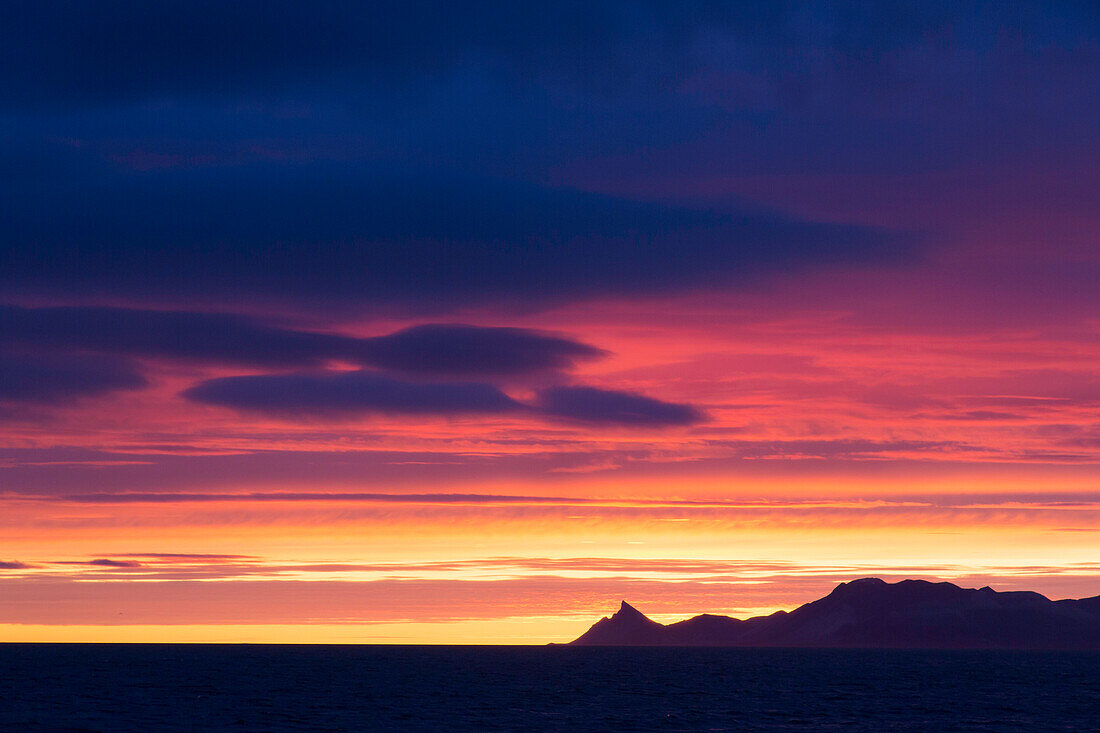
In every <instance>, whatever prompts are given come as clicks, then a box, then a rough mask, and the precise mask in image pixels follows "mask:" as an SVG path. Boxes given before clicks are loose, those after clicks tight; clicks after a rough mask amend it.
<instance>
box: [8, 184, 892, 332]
mask: <svg viewBox="0 0 1100 733" xmlns="http://www.w3.org/2000/svg"><path fill="white" fill-rule="evenodd" d="M0 189H6V190H3V193H5V194H6V195H5V197H4V201H3V203H0V213H2V214H3V221H4V224H3V225H2V226H3V227H5V228H6V230H7V236H6V237H5V239H6V243H7V246H6V247H4V248H3V250H2V251H0V292H3V291H7V292H11V293H17V294H18V293H27V292H31V293H45V294H50V295H64V296H65V297H67V298H79V297H106V296H108V295H109V296H111V297H113V298H116V299H117V298H118V297H127V296H128V297H132V298H141V299H144V300H146V301H147V300H149V299H159V300H162V301H164V300H169V301H171V300H175V301H176V302H189V301H190V300H192V299H194V298H195V297H202V298H206V299H207V300H208V301H209V300H212V301H214V302H220V303H235V302H239V301H240V300H241V299H242V298H251V299H252V300H253V301H255V300H261V301H262V300H267V301H284V302H286V301H293V302H297V303H299V304H301V303H309V304H313V305H328V306H344V307H347V306H363V305H374V306H384V305H391V306H400V307H403V308H408V307H413V308H417V309H420V310H435V311H438V310H443V309H448V308H452V307H455V306H457V305H462V304H468V303H479V302H480V303H494V304H506V303H509V302H511V303H512V304H514V305H520V304H540V303H546V302H553V301H556V300H561V299H567V298H577V297H592V296H606V295H621V294H638V293H651V292H655V291H663V290H668V289H671V288H678V287H685V286H690V285H698V284H711V285H718V284H722V283H729V282H731V281H739V280H741V281H743V280H746V279H752V278H755V277H759V276H761V275H765V274H770V273H775V272H782V271H789V270H792V269H798V268H800V267H821V266H829V265H839V264H847V263H864V262H894V261H897V260H898V259H899V258H900V257H904V256H905V255H906V254H907V253H908V246H909V245H908V243H906V242H902V241H899V240H898V239H897V238H894V237H891V236H888V235H886V234H884V233H882V232H879V231H876V230H871V229H866V228H861V227H855V226H844V225H837V224H815V223H810V222H805V221H800V220H796V219H792V218H790V217H786V216H782V215H778V214H772V213H766V212H754V211H748V210H745V211H741V212H738V213H729V212H726V213H719V212H714V211H706V210H695V209H689V208H683V207H676V206H669V205H664V204H655V203H641V202H633V201H627V200H621V199H615V198H610V197H606V196H600V195H596V194H586V193H580V192H575V191H566V190H554V189H547V188H542V187H539V186H534V185H529V184H523V183H516V182H506V181H500V180H492V179H486V178H481V177H472V178H471V177H468V176H454V175H440V174H431V173H427V172H423V171H421V172H415V171H410V170H408V169H404V170H398V169H395V168H393V167H385V166H377V165H352V164H334V163H315V164H309V165H273V164H269V165H260V164H257V165H251V166H239V167H234V168H229V169H223V168H212V169H201V170H170V171H154V172H147V173H144V174H136V173H121V172H114V173H109V172H108V173H104V174H103V175H102V176H99V177H97V176H75V175H73V176H69V177H67V178H61V177H59V178H51V179H50V180H48V181H45V182H43V183H42V184H41V185H37V186H28V185H25V184H20V185H15V184H14V183H12V182H10V181H9V183H8V184H7V185H6V186H2V185H0Z"/></svg>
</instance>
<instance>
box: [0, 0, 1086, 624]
mask: <svg viewBox="0 0 1100 733" xmlns="http://www.w3.org/2000/svg"><path fill="white" fill-rule="evenodd" d="M5 16H6V17H5V21H4V22H3V23H0V49H3V50H2V51H0V58H2V59H3V61H2V63H0V75H2V81H0V115H2V120H3V122H2V127H0V166H2V168H3V171H4V175H3V176H2V178H0V189H2V194H0V235H2V240H0V241H2V242H3V244H2V245H0V641H16V640H33V641H61V640H79V641H268V642H323V641H339V642H384V643H390V642H393V643H436V642H443V643H544V642H547V641H565V640H568V639H570V638H573V637H575V636H576V635H578V634H579V633H580V632H582V631H583V630H584V629H585V628H587V626H588V625H589V624H590V623H591V622H592V621H593V620H595V619H596V618H598V617H600V616H602V615H605V614H608V613H610V612H612V611H613V610H615V609H616V608H617V607H618V603H619V601H620V599H627V600H629V601H630V602H631V603H632V604H633V605H634V606H636V607H638V608H639V609H640V610H642V611H643V612H646V613H647V614H649V615H651V616H652V617H654V618H656V619H658V620H670V619H678V618H682V617H686V616H690V615H694V614H697V613H703V612H708V613H723V614H732V615H736V616H746V615H755V614H760V613H770V612H771V611H773V610H776V609H780V608H788V609H789V608H792V607H794V606H797V605H799V604H801V603H804V602H807V601H810V600H813V599H814V598H817V597H818V596H820V595H823V594H825V593H827V592H828V591H829V590H830V589H831V588H832V587H833V586H835V585H836V584H837V583H838V582H841V581H845V580H850V579H852V578H856V577H863V576H868V575H876V576H880V577H883V578H886V579H890V580H895V579H901V578H928V579H947V580H952V581H953V582H958V583H960V584H962V585H967V586H970V587H980V586H983V585H990V586H992V587H994V588H995V589H997V590H1015V589H1031V590H1036V591H1039V592H1041V593H1044V594H1045V595H1048V596H1050V597H1052V598H1069V597H1071V598H1078V597H1085V596H1094V595H1098V594H1100V483H1098V482H1100V411H1098V410H1100V136H1098V134H1097V132H1098V126H1097V120H1098V119H1100V83H1098V79H1100V10H1098V7H1097V5H1096V4H1095V3H1073V2H1064V3H1057V4H1054V3H1034V4H1031V3H1016V2H989V3H966V2H963V3H959V2H942V3H941V2H922V3H914V4H904V5H902V4H898V3H893V2H883V3H877V2H852V3H847V2H835V3H827V4H823V3H816V2H806V3H802V2H775V1H769V2H759V3H739V2H734V3H729V4H726V3H703V4H695V5H694V7H690V8H685V7H684V6H683V5H682V4H679V3H652V4H651V3H638V2H631V3H627V2H622V3H618V2H600V1H599V0H586V1H585V2H569V1H566V2H557V3H553V4H548V6H547V7H544V8H542V9H537V8H534V7H531V6H530V4H527V3H516V2H500V3H496V2H488V3H478V4H476V5H467V4H465V3H456V2H445V3H420V2H409V1H408V0H405V1H402V2H392V3H391V2H371V3H344V2H326V1H323V0H322V1H315V2H311V3H309V4H296V3H290V2H272V1H271V0H265V1H264V2H259V1H258V0H256V1H252V0H244V1H242V2H235V3H223V2H213V1H211V2H205V1H196V0H190V1H184V0H178V1H177V0H164V1H161V2H156V3H145V2H138V1H137V0H133V1H123V0H104V1H102V2H96V3H81V4H74V3H71V2H60V1H55V0H34V1H29V2H12V3H9V4H8V6H7V7H6V12H5Z"/></svg>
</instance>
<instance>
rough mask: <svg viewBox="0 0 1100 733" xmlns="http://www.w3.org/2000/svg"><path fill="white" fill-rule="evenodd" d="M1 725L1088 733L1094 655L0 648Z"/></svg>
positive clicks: (1097, 674) (1097, 662) (1095, 707)
mask: <svg viewBox="0 0 1100 733" xmlns="http://www.w3.org/2000/svg"><path fill="white" fill-rule="evenodd" d="M0 730H3V731H278V730H303V731H306V730H308V731H356V730H417V731H419V730H424V731H483V730H514V731H532V730H534V731H538V730H555V731H557V730H561V731H584V730H592V731H616V730H635V731H642V730H644V731H648V730H655V731H682V730H686V731H716V730H718V731H720V730H730V731H755V730H760V731H765V730H771V731H831V730H836V731H841V730H842V731H896V730H900V731H909V730H912V731H1024V730H1026V731H1098V730H1100V654H1097V653H1080V654H1075V653H1064V652H1052V653H1043V652H988V651H985V652H980V651H966V652H941V651H853V650H845V651H832V650H780V649H667V648H666V649H652V648H650V649H637V648H635V649H598V648H595V649H594V648H570V647H395V646H232V645H224V646H222V645H65V644H42V645H0Z"/></svg>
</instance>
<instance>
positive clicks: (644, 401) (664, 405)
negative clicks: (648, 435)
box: [539, 387, 705, 427]
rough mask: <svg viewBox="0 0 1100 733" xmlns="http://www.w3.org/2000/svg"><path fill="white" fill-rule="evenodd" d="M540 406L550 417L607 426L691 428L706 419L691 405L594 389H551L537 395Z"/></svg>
mask: <svg viewBox="0 0 1100 733" xmlns="http://www.w3.org/2000/svg"><path fill="white" fill-rule="evenodd" d="M539 407H540V409H541V411H542V412H543V413H544V414H546V415H550V416H552V417H558V418H564V419H567V420H576V421H579V422H586V423H597V424H608V425H636V426H650V427H657V426H671V425H692V424H694V423H698V422H701V421H703V420H704V419H705V415H704V414H703V413H702V412H701V411H700V410H698V409H696V408H695V407H692V406H691V405H683V404H677V403H674V402H664V401H662V400H656V399H653V398H652V397H645V396H644V395H640V394H635V393H633V392H620V391H617V390H609V389H596V388H595V387H551V388H550V389H546V390H543V391H542V392H541V393H540V395H539Z"/></svg>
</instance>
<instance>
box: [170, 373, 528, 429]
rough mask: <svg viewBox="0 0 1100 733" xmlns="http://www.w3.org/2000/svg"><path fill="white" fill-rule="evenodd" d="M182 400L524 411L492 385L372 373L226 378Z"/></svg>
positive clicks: (324, 410) (329, 409) (299, 407)
mask: <svg viewBox="0 0 1100 733" xmlns="http://www.w3.org/2000/svg"><path fill="white" fill-rule="evenodd" d="M183 396H184V397H186V398H187V399H189V400H191V401H193V402H201V403H204V404H210V405H219V406H221V407H229V408H233V409H236V410H242V411H245V412H257V413H264V414H270V415H277V416H280V417H287V418H301V417H329V418H332V417H352V416H357V415H368V414H388V415H458V414H504V413H508V412H514V411H516V410H519V409H521V405H520V404H519V403H518V402H516V401H515V400H513V399H512V398H511V397H509V396H508V395H506V394H504V393H503V392H501V391H500V390H499V389H497V388H496V387H494V386H492V385H490V384H482V383H479V382H454V383H430V382H406V381H401V380H398V379H393V378H391V377H387V376H383V375H381V374H378V373H376V372H369V371H347V372H319V373H312V374H280V375H259V376H241V377H223V378H220V379H211V380H208V381H206V382H202V383H201V384H199V385H197V386H195V387H192V388H190V389H188V390H185V391H184V392H183Z"/></svg>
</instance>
